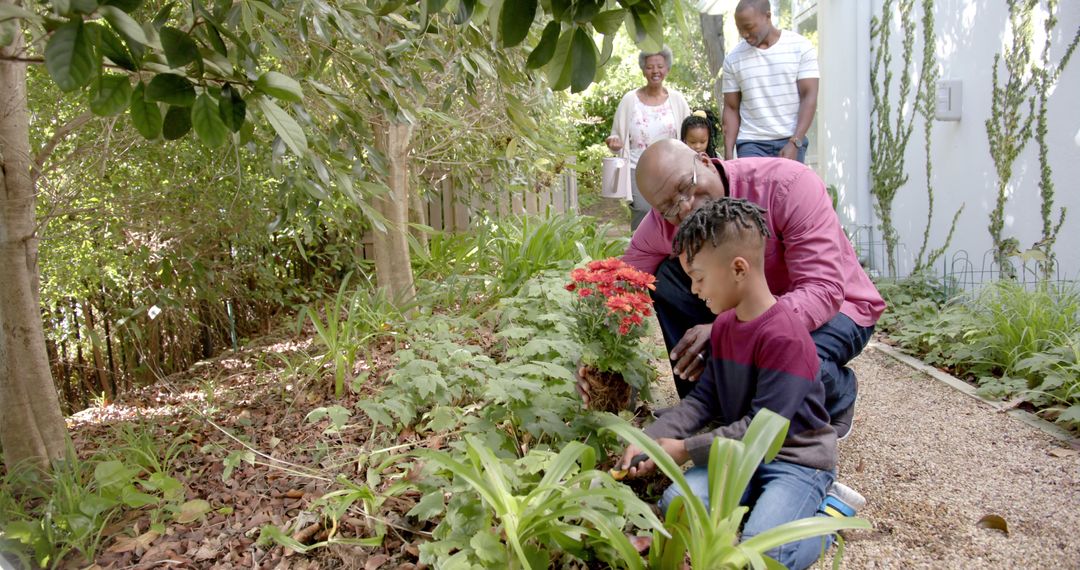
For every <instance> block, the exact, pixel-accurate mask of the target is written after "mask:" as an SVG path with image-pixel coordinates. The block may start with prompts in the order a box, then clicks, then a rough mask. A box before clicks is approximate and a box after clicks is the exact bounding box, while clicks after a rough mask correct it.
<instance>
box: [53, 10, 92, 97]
mask: <svg viewBox="0 0 1080 570" xmlns="http://www.w3.org/2000/svg"><path fill="white" fill-rule="evenodd" d="M94 59H95V58H94V50H93V48H92V47H91V46H90V42H89V40H88V38H87V37H86V32H85V30H84V29H83V23H82V20H81V19H79V20H73V21H71V22H68V23H66V24H64V25H62V26H60V27H59V28H57V29H56V31H55V32H53V35H52V37H50V38H49V43H48V44H46V45H45V69H47V70H48V71H49V76H50V77H52V79H53V81H55V82H56V85H57V86H58V87H60V89H61V90H63V91H73V90H75V89H78V88H80V87H82V86H84V85H86V84H87V83H88V82H89V81H90V78H91V77H92V76H93V74H94V71H96V67H97V65H96V63H97V62H95V61H94Z"/></svg>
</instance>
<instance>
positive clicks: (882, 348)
mask: <svg viewBox="0 0 1080 570" xmlns="http://www.w3.org/2000/svg"><path fill="white" fill-rule="evenodd" d="M867 346H868V347H869V348H872V349H874V350H877V351H879V352H881V353H882V354H886V355H888V356H890V357H892V358H893V359H894V360H896V361H898V362H901V363H903V364H906V365H907V366H909V367H911V368H914V369H915V370H918V371H919V372H922V373H923V374H926V375H927V376H929V377H931V378H933V379H934V380H937V381H938V382H941V383H942V384H945V385H946V386H949V387H951V388H955V389H956V390H958V391H959V392H960V393H962V394H964V395H966V396H969V397H971V398H974V399H975V400H978V401H979V402H981V403H983V404H985V405H986V406H989V407H990V408H991V409H993V410H994V411H996V412H999V413H1005V414H1008V415H1010V416H1012V417H1014V418H1016V419H1018V420H1020V421H1022V422H1024V423H1025V424H1027V425H1029V426H1031V427H1033V428H1036V429H1038V430H1041V431H1042V432H1044V433H1046V434H1047V435H1049V436H1051V437H1054V438H1056V439H1060V440H1062V441H1066V442H1075V441H1076V440H1077V438H1076V436H1074V435H1073V434H1071V433H1069V432H1068V431H1067V430H1065V429H1064V428H1061V427H1059V426H1057V425H1055V424H1054V423H1052V422H1048V421H1046V420H1044V419H1042V418H1040V417H1038V416H1036V415H1035V414H1033V413H1031V412H1028V411H1025V410H1020V409H1016V408H1008V407H1006V406H1005V405H1003V404H1002V402H999V401H995V400H989V399H986V398H983V397H982V396H980V395H979V394H978V393H977V392H976V391H975V387H974V386H972V385H971V384H968V383H967V382H964V381H963V380H961V379H959V378H957V377H956V376H953V375H952V374H948V373H946V372H942V371H941V370H938V369H937V368H934V367H933V366H930V365H929V364H927V363H925V362H923V361H921V360H919V359H918V358H915V357H914V356H911V355H910V354H906V353H904V352H902V351H900V350H899V349H897V348H895V347H892V346H889V345H887V344H884V343H881V342H879V341H876V340H872V341H870V342H869V343H868V344H867Z"/></svg>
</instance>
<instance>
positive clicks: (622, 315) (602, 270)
mask: <svg viewBox="0 0 1080 570" xmlns="http://www.w3.org/2000/svg"><path fill="white" fill-rule="evenodd" d="M570 278H571V279H572V281H571V282H570V283H569V284H568V285H567V286H566V289H567V290H569V291H573V292H576V293H577V295H576V297H575V298H574V309H575V317H576V320H575V325H574V327H573V333H574V336H575V338H576V340H577V341H578V342H579V343H581V345H582V364H583V365H585V366H591V367H593V368H595V369H596V370H597V371H600V372H614V373H618V374H622V375H623V376H624V379H625V380H626V382H627V383H628V384H630V385H631V386H633V387H635V388H643V387H644V384H646V383H647V378H646V374H644V373H643V370H642V368H643V366H647V361H648V356H647V355H646V354H644V353H643V352H642V351H641V349H640V342H639V341H640V339H641V337H642V336H644V334H645V330H646V329H645V321H644V319H645V317H649V316H652V298H650V297H649V293H648V292H649V291H650V290H653V289H655V286H654V285H653V283H654V282H655V281H656V278H655V277H653V276H652V275H649V274H648V273H644V272H641V271H638V270H637V269H634V268H633V267H631V266H629V265H627V264H626V263H623V261H622V260H620V259H616V258H609V259H604V260H598V261H591V262H589V263H588V265H586V266H585V267H584V268H578V269H575V270H573V271H572V272H570Z"/></svg>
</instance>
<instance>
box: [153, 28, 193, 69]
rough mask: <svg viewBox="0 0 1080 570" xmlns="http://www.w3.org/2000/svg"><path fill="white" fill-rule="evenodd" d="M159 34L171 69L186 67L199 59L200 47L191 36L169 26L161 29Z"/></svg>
mask: <svg viewBox="0 0 1080 570" xmlns="http://www.w3.org/2000/svg"><path fill="white" fill-rule="evenodd" d="M159 33H160V35H161V47H162V48H163V49H164V50H165V59H166V60H168V62H169V66H170V67H184V66H185V65H187V64H189V63H191V62H193V61H195V60H196V59H198V58H199V45H198V44H196V43H195V40H193V39H191V36H189V35H187V34H186V33H184V32H182V31H180V30H178V29H176V28H171V27H169V26H165V27H163V28H161V31H160V32H159Z"/></svg>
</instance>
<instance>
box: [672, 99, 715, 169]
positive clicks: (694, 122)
mask: <svg viewBox="0 0 1080 570" xmlns="http://www.w3.org/2000/svg"><path fill="white" fill-rule="evenodd" d="M718 131H719V129H718V128H717V125H716V116H715V115H713V114H712V113H711V112H709V111H706V110H703V109H698V110H696V111H694V112H693V113H690V116H689V117H687V118H685V119H683V122H682V130H681V131H680V133H679V139H680V140H682V142H684V143H686V146H688V147H690V148H692V149H694V152H704V153H705V154H707V155H709V158H716V139H717V138H719V137H718V136H717V134H718Z"/></svg>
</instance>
